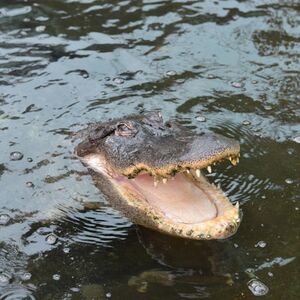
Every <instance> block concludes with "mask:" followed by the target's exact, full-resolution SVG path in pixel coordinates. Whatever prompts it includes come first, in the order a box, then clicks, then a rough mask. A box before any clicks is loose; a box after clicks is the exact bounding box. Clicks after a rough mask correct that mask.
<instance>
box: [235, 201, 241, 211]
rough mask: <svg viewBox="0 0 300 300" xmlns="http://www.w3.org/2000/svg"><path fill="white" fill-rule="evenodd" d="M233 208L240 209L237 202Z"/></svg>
mask: <svg viewBox="0 0 300 300" xmlns="http://www.w3.org/2000/svg"><path fill="white" fill-rule="evenodd" d="M235 207H236V208H237V209H239V207H240V204H239V202H238V201H237V202H236V204H235Z"/></svg>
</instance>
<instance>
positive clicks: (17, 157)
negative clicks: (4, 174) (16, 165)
mask: <svg viewBox="0 0 300 300" xmlns="http://www.w3.org/2000/svg"><path fill="white" fill-rule="evenodd" d="M23 156H24V155H23V154H22V153H21V152H19V151H14V152H11V153H10V155H9V158H10V160H21V159H22V158H23Z"/></svg>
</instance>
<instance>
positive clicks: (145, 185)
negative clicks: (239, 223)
mask: <svg viewBox="0 0 300 300" xmlns="http://www.w3.org/2000/svg"><path fill="white" fill-rule="evenodd" d="M134 183H135V185H136V186H137V187H138V189H139V190H140V192H142V193H143V195H144V196H145V197H146V199H147V200H148V202H149V203H151V204H152V205H154V206H156V207H158V208H159V209H160V210H161V211H163V212H164V213H165V215H166V216H167V217H169V218H171V219H173V220H175V221H177V222H183V223H200V222H204V221H207V220H211V219H213V218H215V217H216V216H217V209H216V207H215V205H214V204H213V202H212V201H211V200H210V198H209V197H208V196H207V194H206V193H205V191H204V190H203V189H201V188H200V187H199V186H198V185H196V184H195V183H194V182H193V181H192V180H189V179H188V178H187V177H186V176H185V175H183V174H177V175H176V176H175V177H174V180H172V179H170V180H168V182H167V183H166V184H163V182H159V184H158V186H157V187H154V185H153V177H151V176H149V175H147V174H143V175H139V176H137V177H136V178H135V179H134Z"/></svg>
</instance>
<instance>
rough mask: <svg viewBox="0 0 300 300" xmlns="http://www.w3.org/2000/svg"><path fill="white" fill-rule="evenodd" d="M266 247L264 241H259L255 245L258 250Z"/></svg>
mask: <svg viewBox="0 0 300 300" xmlns="http://www.w3.org/2000/svg"><path fill="white" fill-rule="evenodd" d="M266 246H267V243H266V242H265V241H259V242H257V243H256V244H255V247H256V248H257V247H259V248H265V247H266Z"/></svg>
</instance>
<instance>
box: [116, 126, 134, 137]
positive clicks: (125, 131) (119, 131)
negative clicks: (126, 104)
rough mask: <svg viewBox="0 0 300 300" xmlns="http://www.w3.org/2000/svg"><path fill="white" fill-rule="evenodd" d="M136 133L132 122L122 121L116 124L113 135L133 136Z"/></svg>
mask: <svg viewBox="0 0 300 300" xmlns="http://www.w3.org/2000/svg"><path fill="white" fill-rule="evenodd" d="M136 133H137V130H136V129H135V128H134V126H133V124H132V123H129V122H128V123H123V122H120V123H118V124H117V126H116V130H115V135H117V136H125V137H129V136H135V135H136Z"/></svg>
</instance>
